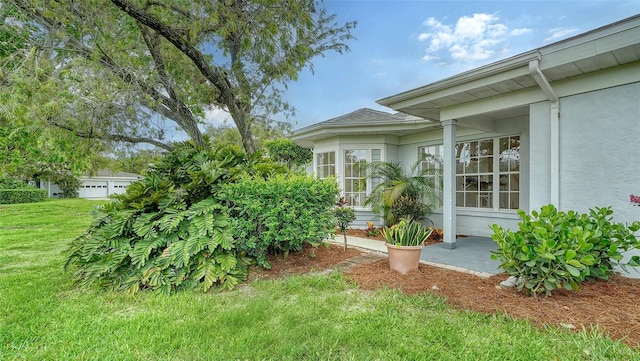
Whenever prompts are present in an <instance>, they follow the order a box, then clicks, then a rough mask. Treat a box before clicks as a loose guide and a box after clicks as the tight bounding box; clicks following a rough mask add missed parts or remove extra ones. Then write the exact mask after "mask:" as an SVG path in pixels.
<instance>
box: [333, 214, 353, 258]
mask: <svg viewBox="0 0 640 361" xmlns="http://www.w3.org/2000/svg"><path fill="white" fill-rule="evenodd" d="M333 213H334V215H335V217H336V225H337V226H338V228H340V232H342V236H343V237H344V250H345V251H346V250H347V228H349V226H350V225H351V223H353V221H355V220H356V211H354V210H353V208H351V207H344V206H343V205H340V206H339V207H336V208H335V209H334V210H333Z"/></svg>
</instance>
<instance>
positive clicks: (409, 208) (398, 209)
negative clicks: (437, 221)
mask: <svg viewBox="0 0 640 361" xmlns="http://www.w3.org/2000/svg"><path fill="white" fill-rule="evenodd" d="M391 213H392V214H393V216H394V217H395V219H402V218H410V219H413V220H415V221H419V222H421V221H424V220H425V219H426V218H427V214H428V213H430V209H429V207H428V206H426V205H425V204H423V203H422V202H420V201H418V200H417V199H416V198H413V197H408V196H400V198H398V199H397V200H396V201H395V202H393V204H392V205H391Z"/></svg>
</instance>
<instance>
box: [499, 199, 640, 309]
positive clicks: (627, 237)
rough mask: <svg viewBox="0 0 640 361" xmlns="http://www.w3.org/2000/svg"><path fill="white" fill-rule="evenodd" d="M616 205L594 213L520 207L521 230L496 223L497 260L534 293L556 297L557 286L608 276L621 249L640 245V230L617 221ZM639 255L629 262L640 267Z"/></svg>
mask: <svg viewBox="0 0 640 361" xmlns="http://www.w3.org/2000/svg"><path fill="white" fill-rule="evenodd" d="M612 214H613V211H612V210H611V208H610V207H606V208H596V209H595V210H594V209H591V210H590V211H589V214H578V213H576V212H574V211H568V212H561V211H558V210H557V209H556V208H555V207H554V206H553V205H547V206H544V207H542V209H541V210H540V212H537V211H532V212H531V215H527V214H525V212H524V211H521V210H520V211H518V215H519V216H520V218H521V219H522V221H521V222H520V223H519V230H518V231H517V232H510V231H509V230H504V229H502V227H500V226H498V225H496V224H494V225H492V226H491V228H492V230H493V235H492V236H491V237H492V238H493V239H494V240H495V241H496V242H497V243H498V246H499V250H498V251H495V252H493V253H494V254H492V256H491V258H493V259H496V260H499V261H500V262H501V265H500V267H501V268H502V269H504V270H505V272H507V273H508V274H510V275H512V276H514V277H516V278H518V279H521V280H522V281H523V282H522V283H520V284H519V286H518V289H519V290H522V288H523V287H524V288H525V289H526V292H527V293H528V294H530V295H533V296H536V295H538V294H541V293H543V292H544V293H546V295H547V296H549V295H551V292H552V291H553V290H554V289H557V288H561V287H563V286H564V287H565V288H566V289H569V290H577V289H578V285H579V284H580V283H581V282H582V281H584V280H591V279H594V278H599V279H605V280H606V279H608V278H609V276H610V275H611V273H612V269H613V266H614V265H615V264H619V262H620V260H621V259H622V254H621V252H623V251H626V250H629V249H632V248H638V247H639V246H640V244H639V242H638V240H637V239H636V237H635V236H634V234H633V232H636V231H638V229H640V224H638V223H637V222H636V223H634V224H633V225H631V226H626V225H623V224H620V223H613V222H612V217H611V215H612ZM638 261H639V259H638V257H637V256H635V257H633V258H632V259H631V261H630V262H629V263H628V264H629V265H631V266H636V265H638Z"/></svg>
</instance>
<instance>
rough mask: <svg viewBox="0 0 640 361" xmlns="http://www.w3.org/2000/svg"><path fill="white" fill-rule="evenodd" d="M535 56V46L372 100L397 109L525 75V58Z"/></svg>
mask: <svg viewBox="0 0 640 361" xmlns="http://www.w3.org/2000/svg"><path fill="white" fill-rule="evenodd" d="M537 57H538V51H537V50H533V51H529V52H526V53H523V54H520V55H518V56H515V57H511V58H508V59H505V60H502V61H498V62H495V63H492V64H489V65H485V66H483V67H480V68H477V69H473V70H470V71H467V72H464V73H461V74H458V75H455V76H452V77H449V78H446V79H443V80H441V81H438V82H435V83H431V84H428V85H425V86H422V87H420V88H416V89H412V90H409V91H406V92H403V93H400V94H397V95H392V96H390V97H386V98H382V99H379V100H377V101H376V102H377V103H378V104H380V105H384V106H387V107H390V108H392V109H396V110H399V109H402V108H404V107H407V106H410V105H414V104H416V103H421V102H424V101H429V100H431V99H437V98H441V97H444V96H447V95H450V94H455V93H459V92H461V91H464V90H463V89H475V88H478V87H480V86H482V85H487V84H492V83H495V82H499V81H502V80H507V79H511V78H514V77H517V76H522V75H527V74H528V71H527V66H528V64H529V61H530V60H532V59H537ZM454 89H455V90H454Z"/></svg>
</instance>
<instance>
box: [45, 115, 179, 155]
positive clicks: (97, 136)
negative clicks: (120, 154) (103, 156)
mask: <svg viewBox="0 0 640 361" xmlns="http://www.w3.org/2000/svg"><path fill="white" fill-rule="evenodd" d="M47 123H48V124H51V125H53V126H54V127H57V128H60V129H64V130H66V131H69V132H72V133H73V134H74V135H76V136H78V137H80V138H85V139H102V140H112V141H116V142H127V143H132V144H138V143H147V144H152V145H155V146H156V147H158V148H162V149H166V150H168V151H172V150H174V147H173V146H172V145H170V144H166V143H163V142H160V141H158V140H155V139H152V138H146V137H131V136H128V135H124V134H96V133H94V132H85V131H82V130H78V129H75V128H72V127H70V126H68V125H66V124H61V123H58V122H56V121H54V120H52V119H47Z"/></svg>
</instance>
